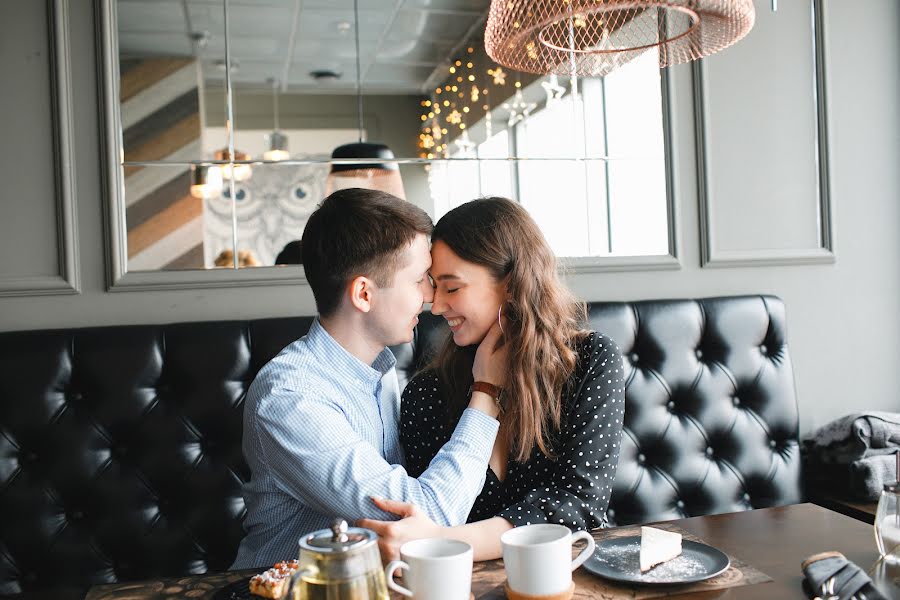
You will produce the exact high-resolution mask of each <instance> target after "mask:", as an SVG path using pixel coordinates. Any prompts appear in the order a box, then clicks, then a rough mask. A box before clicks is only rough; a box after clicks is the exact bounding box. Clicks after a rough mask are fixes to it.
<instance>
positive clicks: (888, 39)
mask: <svg viewBox="0 0 900 600" xmlns="http://www.w3.org/2000/svg"><path fill="white" fill-rule="evenodd" d="M793 1H794V0H789V2H793ZM782 4H787V3H782ZM824 4H825V6H826V8H827V22H826V34H827V36H828V41H829V42H830V43H831V45H830V46H829V47H828V52H827V56H826V59H827V62H826V67H827V73H828V77H829V85H830V97H829V115H828V116H829V120H828V124H829V127H830V129H831V140H832V146H831V160H832V164H831V167H832V183H833V187H832V210H833V220H834V226H835V238H836V243H835V252H836V255H837V261H836V262H835V263H834V264H821V265H804V266H778V267H746V268H712V269H711V268H701V267H700V261H701V252H700V247H701V242H702V239H701V231H700V227H699V193H698V176H697V159H696V156H697V154H696V147H695V140H694V101H693V100H694V96H693V78H692V68H691V66H679V67H675V68H674V72H673V74H674V84H675V85H674V90H673V93H674V99H675V107H674V121H675V123H674V125H675V140H674V159H675V165H676V172H675V175H676V182H677V189H676V191H677V201H678V207H679V209H678V215H677V217H678V221H677V222H678V235H679V247H680V259H681V263H682V268H681V269H680V270H676V271H659V272H656V271H650V272H647V271H644V272H637V271H636V272H621V273H603V274H595V275H578V276H572V277H571V278H570V283H571V285H572V287H573V289H574V290H575V291H576V292H577V293H578V294H579V295H580V296H581V297H583V298H585V299H587V300H635V299H643V298H667V297H700V296H712V295H726V294H743V293H771V294H776V295H778V296H781V297H782V298H783V299H784V300H785V302H786V303H787V309H788V339H789V343H790V347H791V350H792V354H793V360H794V364H795V374H796V382H797V391H798V394H799V398H800V410H801V414H802V425H801V427H802V429H803V431H807V430H809V429H810V428H811V427H813V426H816V425H818V424H821V423H823V422H825V421H827V420H829V419H831V418H834V417H836V416H838V415H840V414H843V413H845V412H848V411H851V410H857V409H860V408H863V407H865V408H877V409H883V410H897V409H898V408H900V402H898V396H900V368H897V364H896V363H897V362H898V361H900V235H898V234H897V231H898V228H900V168H898V165H900V134H898V132H900V110H898V108H897V106H898V100H900V39H898V37H897V36H896V35H895V33H896V32H895V30H896V27H897V25H898V24H900V3H898V2H896V1H895V0H856V1H854V2H846V1H843V0H825V2H824ZM768 5H769V2H768V0H765V1H762V0H760V1H759V2H757V10H758V11H760V12H761V11H766V10H768ZM69 6H70V12H71V14H70V29H69V35H70V38H71V40H70V42H71V47H72V51H71V55H70V58H71V66H72V81H73V87H74V90H73V100H74V105H73V117H74V150H75V153H74V175H75V195H74V196H75V202H76V216H77V229H78V244H77V251H76V258H77V262H78V265H79V267H80V273H81V293H80V294H78V295H54V296H25V297H3V298H0V330H12V329H31V328H46V327H71V326H85V325H105V324H121V323H159V322H173V321H191V320H202V319H222V318H245V317H265V316H283V315H304V314H310V313H311V312H312V311H313V303H312V298H311V295H310V293H309V291H308V289H307V288H305V287H300V286H297V287H248V288H236V289H197V290H189V291H185V290H180V291H157V292H121V293H107V292H106V291H105V271H104V237H103V236H104V234H103V225H102V223H103V218H102V215H103V191H102V190H103V188H102V185H101V183H102V182H101V162H100V133H99V132H100V123H99V121H98V108H97V100H98V99H97V91H96V90H97V79H96V72H95V46H94V37H93V34H94V22H93V11H92V3H91V2H90V1H89V0H72V1H71V2H70V3H69ZM44 13H45V7H44V5H43V3H41V2H28V3H22V2H11V1H9V0H7V1H5V2H2V3H0V74H2V75H3V81H4V83H5V86H4V89H5V90H6V92H5V93H4V94H3V95H2V96H0V139H3V140H4V142H5V144H6V150H7V152H6V154H5V157H4V160H3V161H0V181H2V182H3V193H2V203H3V208H4V211H3V213H2V214H3V215H4V217H3V218H2V221H0V251H2V252H3V256H4V261H3V267H0V289H2V288H3V287H4V284H5V283H7V282H8V281H11V280H13V279H16V278H21V276H23V274H24V275H35V276H42V275H46V274H47V273H48V272H50V273H51V274H52V273H53V272H56V271H57V270H58V269H57V265H56V264H55V261H54V258H55V257H56V242H55V239H54V237H55V234H56V232H57V226H56V223H55V221H54V219H55V217H54V216H53V215H54V210H56V205H55V203H54V199H53V194H54V188H53V186H52V183H51V181H50V180H49V179H48V178H49V177H50V176H51V173H52V169H51V168H50V165H51V164H52V155H51V154H50V148H51V141H50V139H49V138H48V136H49V127H48V123H49V119H50V116H51V114H52V110H51V106H50V101H49V95H48V82H47V80H48V77H49V74H50V69H49V66H48V63H47V61H48V56H49V55H48V46H47V40H48V37H47V28H46V26H45V25H44V19H45V15H44ZM754 33H757V34H758V33H759V32H754ZM754 33H751V35H754ZM750 39H751V38H748V40H745V41H746V42H747V43H750ZM766 41H767V40H765V39H760V38H759V37H757V38H756V39H755V41H754V42H753V43H765V42H766ZM742 43H743V42H742ZM728 59H729V51H727V50H726V51H725V52H723V53H722V54H721V55H720V56H717V57H714V58H713V59H711V61H712V60H714V61H728ZM735 68H739V66H736V67H735ZM773 81H774V80H773ZM711 84H712V85H715V84H716V81H712V82H711ZM730 91H733V90H728V89H725V90H722V89H715V88H713V89H711V90H710V93H711V95H715V94H716V93H721V94H724V95H727V93H728V92H730ZM768 91H769V93H771V94H773V95H778V94H781V93H783V90H781V89H776V86H775V85H774V83H772V84H771V85H770V89H769V90H768ZM764 119H766V114H765V112H764V111H762V110H761V111H759V112H754V113H752V114H747V115H745V117H744V119H743V120H742V121H740V122H738V126H740V127H744V128H746V131H747V132H748V133H750V132H752V131H753V130H754V127H756V124H757V123H759V122H760V121H761V120H764ZM734 125H735V124H734V123H732V126H734ZM711 135H713V136H715V131H713V132H711ZM752 139H753V138H752V136H750V135H748V136H737V137H733V136H732V137H730V138H729V139H716V140H715V148H716V157H715V161H713V164H723V163H728V161H732V160H741V161H744V163H745V164H744V165H743V166H742V168H743V169H746V170H749V171H753V169H754V167H755V165H754V163H753V159H752V157H753V156H756V155H759V156H762V155H765V154H766V153H767V152H770V150H771V148H770V146H769V145H768V144H774V145H777V144H779V140H778V139H774V140H769V141H768V144H766V145H763V146H762V147H750V148H748V147H747V144H748V141H747V140H752ZM748 157H749V159H748ZM798 160H799V159H798ZM748 161H749V162H748ZM732 166H734V165H732ZM798 168H799V167H798ZM730 170H731V169H729V172H730ZM713 175H715V174H713ZM748 181H750V183H748V185H751V184H752V181H753V180H752V179H750V180H748ZM751 225H752V223H751ZM756 226H757V228H758V231H757V235H756V236H755V239H760V237H764V236H765V231H766V229H765V227H764V224H763V223H757V225H756Z"/></svg>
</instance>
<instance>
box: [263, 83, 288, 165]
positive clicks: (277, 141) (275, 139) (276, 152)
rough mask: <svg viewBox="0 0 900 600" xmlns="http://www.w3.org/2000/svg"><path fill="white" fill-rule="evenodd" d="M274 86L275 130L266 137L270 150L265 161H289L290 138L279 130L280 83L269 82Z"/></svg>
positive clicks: (266, 153) (265, 154)
mask: <svg viewBox="0 0 900 600" xmlns="http://www.w3.org/2000/svg"><path fill="white" fill-rule="evenodd" d="M269 82H270V83H271V84H272V114H273V115H274V126H275V127H274V129H273V130H272V133H270V134H268V135H266V146H267V147H268V148H269V149H268V150H266V151H265V152H263V158H264V159H265V160H287V159H289V158H290V157H291V155H290V153H288V138H287V136H286V135H284V134H283V133H281V131H279V128H278V82H277V81H276V80H275V79H271V80H270V81H269Z"/></svg>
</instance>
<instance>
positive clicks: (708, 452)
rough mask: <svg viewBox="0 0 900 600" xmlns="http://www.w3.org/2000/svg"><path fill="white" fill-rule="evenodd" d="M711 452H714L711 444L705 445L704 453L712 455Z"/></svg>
mask: <svg viewBox="0 0 900 600" xmlns="http://www.w3.org/2000/svg"><path fill="white" fill-rule="evenodd" d="M713 454H715V452H714V451H713V449H712V446H707V447H706V455H707V456H712V455H713Z"/></svg>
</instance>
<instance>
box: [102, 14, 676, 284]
mask: <svg viewBox="0 0 900 600" xmlns="http://www.w3.org/2000/svg"><path fill="white" fill-rule="evenodd" d="M116 3H117V0H96V4H95V7H96V8H95V22H96V28H95V31H96V35H97V38H98V40H97V42H98V43H97V48H98V52H97V61H98V65H97V72H98V82H99V88H100V89H99V95H100V102H99V105H100V121H101V124H102V132H101V144H102V161H103V169H102V171H103V180H104V181H103V186H102V187H103V193H104V202H103V204H104V222H105V228H104V238H105V240H104V242H105V246H106V252H105V255H106V288H107V291H110V292H122V291H143V290H161V289H195V288H228V287H245V286H260V285H273V286H274V285H301V286H306V285H307V282H306V277H305V276H304V274H303V268H302V266H280V267H277V268H274V267H254V268H247V269H233V268H232V269H229V268H223V269H193V270H183V271H175V270H173V271H129V270H128V256H127V227H126V221H125V180H124V170H123V167H122V158H123V156H124V154H123V147H122V129H121V115H120V108H119V95H120V94H119V43H118V18H117V4H116ZM661 73H662V77H661V91H662V108H663V111H662V112H663V114H662V117H663V119H662V121H663V146H664V148H663V151H664V165H665V181H666V212H667V215H666V221H667V228H666V229H667V232H668V238H669V239H668V252H667V253H666V254H658V255H646V256H584V257H560V259H559V263H560V270H561V271H562V272H564V273H569V274H582V273H603V272H611V271H641V270H670V269H680V268H681V262H680V259H679V247H680V240H679V235H678V234H679V232H678V227H677V217H678V209H679V202H678V201H677V199H676V198H677V196H678V194H677V193H676V189H677V188H676V185H675V183H676V182H675V168H674V162H673V152H672V143H673V140H674V139H675V137H674V136H673V118H672V113H673V109H672V105H673V102H672V97H671V90H672V82H671V79H672V75H671V72H670V69H663V70H662V71H661ZM225 93H226V94H229V93H231V90H228V89H226V91H225ZM197 162H203V159H202V158H200V157H198V158H197ZM417 162H424V163H428V162H441V161H440V160H439V159H434V160H432V161H427V160H425V161H417ZM166 164H169V163H166ZM185 164H186V165H187V164H189V163H185Z"/></svg>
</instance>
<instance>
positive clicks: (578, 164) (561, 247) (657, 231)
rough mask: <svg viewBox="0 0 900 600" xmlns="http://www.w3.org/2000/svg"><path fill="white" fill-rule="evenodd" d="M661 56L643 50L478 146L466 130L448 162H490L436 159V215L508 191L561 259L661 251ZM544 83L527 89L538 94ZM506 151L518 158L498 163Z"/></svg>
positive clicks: (664, 245) (498, 118) (664, 240)
mask: <svg viewBox="0 0 900 600" xmlns="http://www.w3.org/2000/svg"><path fill="white" fill-rule="evenodd" d="M657 61H658V59H657V55H656V53H655V52H646V53H644V54H643V55H641V56H639V57H638V58H636V59H635V60H633V61H632V62H630V63H629V64H626V65H624V66H623V67H621V68H619V69H618V70H616V71H614V72H613V73H612V74H610V75H608V76H607V77H605V78H596V79H585V80H580V81H579V82H578V87H579V90H578V94H577V95H576V94H572V93H571V91H570V92H569V93H568V94H566V95H565V96H564V97H563V98H561V99H558V100H556V101H551V102H546V101H544V102H542V103H541V106H540V108H539V109H538V110H536V111H535V112H533V113H532V114H530V115H529V116H528V117H527V118H525V119H522V120H521V121H519V122H518V123H515V124H514V125H513V126H511V127H503V128H500V129H499V131H495V132H494V133H493V134H492V135H491V136H490V137H488V138H486V139H485V140H484V141H483V142H481V143H480V144H477V145H475V144H470V143H468V140H469V136H468V134H466V135H465V136H464V137H462V141H461V138H457V140H456V142H452V143H451V147H453V148H455V150H453V151H452V152H451V153H450V158H454V159H457V158H475V157H477V158H479V159H489V160H480V161H474V160H468V161H447V162H443V163H435V164H433V165H432V170H431V173H430V176H431V191H432V196H433V198H434V202H435V213H436V214H435V216H436V218H440V216H441V215H443V214H444V213H445V212H447V211H449V210H451V209H452V208H454V207H456V206H459V205H460V204H462V203H463V202H466V201H468V200H471V199H473V198H478V197H481V196H492V195H500V196H507V197H510V198H513V199H515V200H517V201H518V202H520V203H521V204H522V205H523V206H524V207H525V208H526V209H528V211H529V212H530V213H531V214H532V216H534V218H535V220H536V221H537V222H538V223H539V224H540V226H541V229H542V230H543V232H544V235H545V236H546V237H547V240H548V242H549V243H550V245H551V246H552V247H553V249H554V250H555V251H556V254H557V255H558V256H566V257H578V256H615V255H661V254H667V253H668V248H669V245H668V218H667V217H668V215H667V206H668V203H667V201H666V172H665V159H664V148H665V146H664V136H663V119H662V89H661V76H660V70H659V67H658V62H657ZM544 81H545V80H544V79H541V80H538V81H536V82H534V83H533V84H531V85H529V86H528V87H527V88H526V90H525V92H526V93H528V92H530V93H531V94H532V96H534V95H535V94H543V89H542V88H541V83H543V82H544ZM496 112H498V111H495V113H496ZM505 118H506V115H504V114H502V113H501V114H495V115H492V122H493V124H495V125H496V124H497V123H498V122H499V123H500V124H502V125H504V126H505V125H506V123H505V121H504V119H505ZM478 125H480V126H481V131H484V123H483V122H482V123H480V124H478ZM476 127H477V126H476ZM560 132H568V133H565V134H561V133H560ZM473 137H475V136H473ZM472 146H474V149H473V148H472ZM573 156H574V157H576V158H573ZM508 157H516V158H517V159H524V160H502V159H506V158H508ZM577 157H580V158H581V160H579V159H578V158H577ZM490 159H494V160H490ZM498 159H500V160H498ZM534 159H541V160H534Z"/></svg>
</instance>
